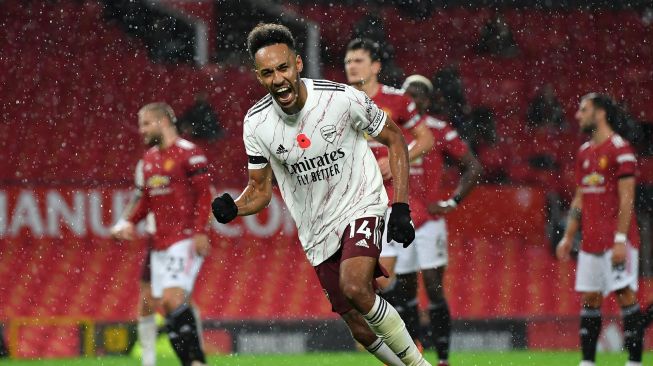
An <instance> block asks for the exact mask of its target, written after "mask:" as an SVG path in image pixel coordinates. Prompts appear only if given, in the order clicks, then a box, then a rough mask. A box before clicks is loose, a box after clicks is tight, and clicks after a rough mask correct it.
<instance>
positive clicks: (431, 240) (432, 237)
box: [414, 219, 451, 365]
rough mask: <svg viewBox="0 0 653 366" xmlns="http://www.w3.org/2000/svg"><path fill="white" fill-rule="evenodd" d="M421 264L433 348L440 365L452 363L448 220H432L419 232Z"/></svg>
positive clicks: (417, 241) (417, 246)
mask: <svg viewBox="0 0 653 366" xmlns="http://www.w3.org/2000/svg"><path fill="white" fill-rule="evenodd" d="M414 245H415V249H416V251H417V253H418V254H417V256H416V258H417V261H418V262H419V268H420V269H421V270H422V279H423V280H424V286H425V288H426V293H427V295H428V298H429V318H430V323H431V337H432V341H433V346H434V347H435V350H436V352H437V354H438V359H439V364H441V365H447V364H448V362H449V344H450V339H451V314H450V312H449V304H447V299H446V297H445V293H444V274H445V270H446V266H447V264H448V262H449V252H448V240H447V226H446V223H445V221H444V219H440V220H430V221H427V222H426V223H424V224H423V225H422V226H421V227H420V228H419V229H418V230H417V231H416V232H415V243H414Z"/></svg>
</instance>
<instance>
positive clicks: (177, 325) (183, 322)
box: [168, 304, 206, 366]
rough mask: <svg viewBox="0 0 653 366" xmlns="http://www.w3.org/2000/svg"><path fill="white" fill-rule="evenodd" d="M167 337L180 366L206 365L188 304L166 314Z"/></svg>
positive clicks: (195, 324) (193, 317) (193, 316)
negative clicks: (197, 363)
mask: <svg viewBox="0 0 653 366" xmlns="http://www.w3.org/2000/svg"><path fill="white" fill-rule="evenodd" d="M168 336H169V337H170V343H171V344H172V348H173V349H174V350H175V353H176V354H177V356H178V357H179V359H180V360H181V363H182V365H184V366H190V365H191V363H192V362H193V361H200V362H202V363H206V359H205V357H204V351H203V350H202V346H201V344H200V338H199V333H198V331H197V323H196V322H195V315H194V314H193V310H192V309H191V307H190V306H189V305H188V304H184V305H182V306H180V307H178V308H177V309H175V310H174V311H172V312H171V313H170V314H168Z"/></svg>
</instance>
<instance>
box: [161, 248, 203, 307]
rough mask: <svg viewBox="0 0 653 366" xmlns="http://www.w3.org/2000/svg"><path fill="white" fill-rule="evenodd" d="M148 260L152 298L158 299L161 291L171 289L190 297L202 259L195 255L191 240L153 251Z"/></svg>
mask: <svg viewBox="0 0 653 366" xmlns="http://www.w3.org/2000/svg"><path fill="white" fill-rule="evenodd" d="M150 260H151V266H152V267H151V270H152V296H154V297H155V298H160V297H162V296H163V290H165V289H167V288H173V287H179V288H182V289H184V290H185V291H186V293H187V294H188V295H190V294H191V293H192V292H193V286H195V280H196V279H197V275H198V274H199V272H200V268H202V263H203V262H204V257H201V256H199V255H198V254H197V252H196V251H195V245H194V244H193V240H192V239H184V240H181V241H178V242H176V243H175V244H173V245H171V246H170V247H168V249H166V250H153V251H152V253H151V255H150Z"/></svg>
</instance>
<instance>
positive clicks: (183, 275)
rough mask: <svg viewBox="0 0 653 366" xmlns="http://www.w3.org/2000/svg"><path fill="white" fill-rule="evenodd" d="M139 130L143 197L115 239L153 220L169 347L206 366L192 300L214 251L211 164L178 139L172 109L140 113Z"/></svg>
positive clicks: (157, 106)
mask: <svg viewBox="0 0 653 366" xmlns="http://www.w3.org/2000/svg"><path fill="white" fill-rule="evenodd" d="M138 125H139V131H140V133H141V134H142V135H143V138H144V140H145V143H146V144H148V145H151V146H152V147H151V148H150V149H149V150H148V151H147V152H146V153H145V155H144V156H143V164H142V173H141V174H142V175H143V183H144V184H143V190H142V192H143V193H142V195H141V197H140V199H139V200H138V202H137V204H136V207H135V208H134V210H133V211H132V212H131V213H130V215H129V216H128V217H127V218H126V220H125V222H124V223H123V224H122V225H121V227H120V229H119V230H117V232H116V236H117V237H120V238H124V239H127V240H131V239H133V238H134V235H135V233H134V226H135V224H136V223H138V222H139V221H141V220H142V219H143V218H145V217H146V216H147V215H148V213H150V212H151V213H153V214H154V217H155V220H156V225H157V228H156V232H155V234H154V240H153V250H152V253H151V256H150V260H151V264H150V265H151V272H152V286H151V288H152V296H153V297H154V298H157V299H161V300H160V301H161V306H162V308H163V311H164V312H165V314H166V323H167V324H166V328H167V331H168V336H169V338H170V343H171V344H172V346H173V349H174V350H175V353H176V354H177V356H178V357H179V359H180V360H181V362H182V364H183V365H184V366H191V365H192V366H195V365H203V364H205V363H206V359H205V355H204V351H203V349H202V344H201V336H200V330H199V329H198V328H199V327H198V323H197V321H196V315H195V312H194V311H193V309H192V305H191V303H190V296H191V294H192V291H193V287H194V284H195V279H196V278H197V275H198V273H199V270H200V268H201V266H202V262H203V261H204V257H205V256H206V255H208V253H209V250H210V246H209V238H208V228H209V210H210V206H209V205H210V202H211V191H210V184H209V177H208V173H207V163H208V162H207V159H206V156H205V155H204V153H203V152H202V151H201V149H200V148H198V147H197V146H195V145H194V144H193V143H191V142H189V141H187V140H184V139H182V138H180V137H179V135H178V133H177V129H176V127H175V115H174V111H173V110H172V108H170V106H169V105H167V104H165V103H151V104H147V105H145V106H144V107H142V108H141V109H140V111H139V112H138Z"/></svg>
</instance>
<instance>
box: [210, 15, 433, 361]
mask: <svg viewBox="0 0 653 366" xmlns="http://www.w3.org/2000/svg"><path fill="white" fill-rule="evenodd" d="M247 46H248V49H249V53H250V56H251V57H252V59H253V60H254V67H255V72H256V76H257V78H258V80H259V82H260V83H261V85H262V86H263V87H264V88H265V89H266V90H267V91H268V93H269V94H268V95H266V96H265V97H264V98H263V99H261V100H260V101H259V102H258V103H256V104H255V105H254V106H253V107H252V108H251V109H250V110H249V112H248V113H247V116H246V117H245V122H244V124H243V130H244V131H243V140H244V142H245V150H246V152H247V155H248V159H249V165H248V169H249V184H248V185H247V187H246V188H245V190H244V191H243V193H242V194H241V195H240V197H238V198H237V199H236V200H235V201H234V200H233V199H232V198H231V196H229V194H226V193H225V194H223V195H222V196H220V197H218V198H216V199H215V200H214V201H213V214H214V215H215V217H216V219H217V220H218V222H220V223H228V222H230V221H231V220H233V219H234V218H236V216H245V215H252V214H255V213H257V212H259V211H261V210H262V209H264V208H265V207H266V206H267V205H268V203H269V202H270V199H271V197H272V179H273V174H274V178H276V180H277V182H278V184H279V188H280V189H281V195H282V197H283V199H284V201H285V202H286V204H287V206H288V209H289V211H290V213H291V215H292V217H293V219H294V220H295V223H296V224H297V231H298V233H299V239H300V242H301V243H302V246H303V248H304V251H305V253H306V256H307V258H308V260H309V261H310V263H311V265H313V268H314V269H315V271H316V273H317V276H318V278H319V280H320V283H321V284H322V287H323V289H324V292H325V294H326V295H327V297H328V299H329V301H330V302H331V304H332V309H333V311H334V312H337V313H338V314H340V316H341V317H342V318H343V320H344V321H345V322H346V323H347V325H348V327H349V329H350V330H351V332H352V335H353V337H354V338H355V339H356V340H357V341H358V342H359V343H361V344H362V345H363V346H365V347H366V348H367V350H368V351H369V352H370V353H372V354H373V355H374V356H375V357H377V358H378V359H379V360H381V361H382V362H384V363H386V364H388V365H404V364H405V365H409V366H418V365H429V363H428V362H427V361H426V360H425V359H424V357H423V356H422V355H421V354H420V352H419V351H418V349H417V346H416V345H415V344H414V343H413V341H412V339H411V337H410V335H409V333H408V332H407V331H406V327H405V325H404V322H403V321H402V320H401V317H400V316H399V314H398V313H397V312H396V310H395V309H394V308H393V307H392V305H389V304H388V303H387V302H386V301H385V300H383V299H382V298H381V297H379V296H378V295H376V294H375V293H374V278H375V277H377V276H381V275H383V270H382V268H381V267H380V265H379V263H378V256H379V253H380V250H381V240H380V236H381V235H382V227H383V222H384V219H383V217H384V215H385V212H386V211H387V205H388V197H387V194H386V192H385V190H384V189H383V180H382V177H381V172H380V171H379V167H378V165H377V164H376V161H375V160H374V155H373V154H372V152H371V151H370V149H369V147H368V146H367V142H366V140H365V137H364V133H367V134H368V135H370V136H373V137H374V138H376V139H377V140H379V141H381V142H382V143H383V144H385V145H387V146H388V148H389V150H390V153H389V167H390V170H391V171H392V174H393V176H394V177H395V186H394V189H395V191H394V193H395V195H394V203H393V204H392V208H393V210H392V214H391V215H390V217H389V219H388V222H387V226H388V236H389V237H390V238H391V239H395V240H396V241H397V242H400V243H404V244H405V245H408V244H410V243H411V242H412V241H413V239H414V235H415V231H414V229H413V227H412V225H411V222H410V221H411V219H410V209H409V206H408V203H407V201H408V152H407V149H406V143H405V141H404V139H403V136H402V134H401V131H400V130H399V128H398V127H397V125H395V123H394V122H392V119H391V118H390V117H388V116H387V115H386V114H385V113H384V112H383V111H382V110H380V109H378V108H377V107H376V105H375V104H374V103H373V102H372V101H371V100H370V99H369V98H368V97H367V96H366V95H365V94H364V93H362V92H360V91H358V90H356V89H354V88H352V87H349V86H347V85H343V84H339V83H335V82H332V81H327V80H313V79H302V78H300V76H299V75H300V72H301V71H302V68H303V63H302V59H301V57H300V56H299V55H297V53H296V51H295V41H294V38H293V36H292V34H291V32H290V30H288V28H286V27H285V26H282V25H278V24H260V25H258V26H256V27H255V28H254V29H253V30H252V31H251V32H250V33H249V35H248V37H247Z"/></svg>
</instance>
